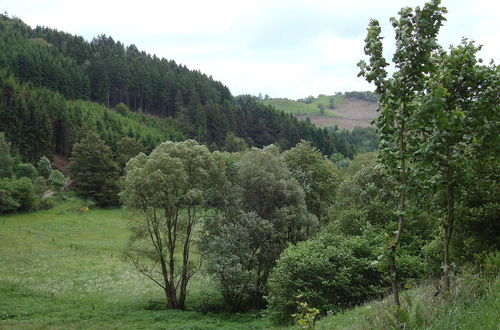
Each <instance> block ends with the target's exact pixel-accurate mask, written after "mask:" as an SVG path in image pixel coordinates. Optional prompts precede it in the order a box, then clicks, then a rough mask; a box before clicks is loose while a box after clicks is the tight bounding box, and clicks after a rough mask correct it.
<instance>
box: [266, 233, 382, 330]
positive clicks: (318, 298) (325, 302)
mask: <svg viewBox="0 0 500 330" xmlns="http://www.w3.org/2000/svg"><path fill="white" fill-rule="evenodd" d="M376 237H377V236H375V235H371V234H365V235H364V236H358V237H349V236H345V235H339V234H337V233H336V232H335V227H334V226H329V227H327V228H326V230H325V231H324V232H322V233H321V234H320V235H319V236H318V237H316V238H314V239H311V240H309V241H306V242H302V243H299V244H297V245H295V246H291V247H289V248H288V249H287V250H285V251H284V252H283V254H282V255H281V256H280V258H279V260H278V262H277V265H276V267H275V268H274V269H273V271H272V273H271V276H270V278H269V291H270V292H269V296H268V302H269V310H270V314H271V318H272V319H273V321H274V322H277V323H289V322H290V321H291V315H292V314H294V313H297V312H298V311H297V305H296V297H297V296H301V299H303V300H304V301H307V302H308V303H309V304H310V305H311V306H314V307H315V308H318V309H319V310H320V312H321V314H326V313H327V311H333V312H337V311H339V310H342V309H344V308H348V307H351V306H353V305H357V304H360V303H362V302H364V301H365V300H367V299H369V298H372V297H374V296H377V295H380V294H382V293H383V292H384V287H385V285H386V280H385V278H384V276H383V275H382V273H381V272H380V271H379V270H377V269H376V268H375V267H374V266H373V260H375V259H376V256H375V253H374V249H373V246H374V245H378V244H379V242H377V241H376Z"/></svg>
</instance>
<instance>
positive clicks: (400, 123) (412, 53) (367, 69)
mask: <svg viewBox="0 0 500 330" xmlns="http://www.w3.org/2000/svg"><path fill="white" fill-rule="evenodd" d="M445 12H446V9H445V8H444V7H441V6H440V1H439V0H432V1H430V2H428V3H426V4H425V5H424V7H423V8H420V7H417V8H415V10H413V9H412V8H409V7H406V8H403V9H401V10H400V12H399V17H398V18H391V23H392V26H393V27H394V30H395V34H396V51H395V53H394V55H393V59H392V60H393V64H394V66H395V72H394V73H393V74H392V76H391V77H388V72H387V70H386V67H387V66H388V65H389V64H388V63H387V61H386V60H385V58H384V57H383V54H382V36H381V35H380V33H381V29H380V25H379V23H378V21H377V20H371V21H370V24H369V27H368V34H367V37H366V39H365V54H366V55H368V56H369V57H370V62H369V64H367V63H366V62H365V61H360V62H359V64H358V66H359V67H360V69H361V71H360V73H359V75H360V76H364V77H365V78H366V80H367V81H368V82H373V83H375V86H376V92H377V94H379V95H380V100H379V104H380V115H379V117H378V119H377V121H376V125H377V128H378V131H379V135H380V145H379V147H380V153H379V155H380V160H381V163H382V164H383V165H384V167H385V169H386V170H387V171H388V172H389V173H390V175H392V176H393V177H394V178H395V179H396V181H397V190H398V192H399V206H398V211H397V213H398V217H399V220H398V228H397V231H396V237H395V238H394V239H393V240H392V241H391V242H390V245H389V247H388V250H387V257H388V261H389V272H390V277H391V283H392V289H393V293H394V303H395V304H396V305H397V306H399V305H400V301H399V282H398V276H397V268H396V249H397V247H398V245H399V243H400V240H401V235H402V232H403V228H404V224H405V221H406V218H407V213H408V212H407V197H408V196H407V195H408V187H409V173H408V171H409V170H410V168H409V157H410V152H409V150H408V136H409V135H410V132H411V130H412V124H413V123H412V120H413V113H414V112H415V109H416V105H417V103H416V102H415V100H416V98H417V96H418V95H419V94H421V93H422V92H423V90H424V83H425V77H426V75H427V74H429V73H430V72H432V71H433V70H434V68H433V63H432V61H431V55H432V53H433V52H434V51H435V50H436V49H438V44H437V42H436V36H437V33H438V32H439V29H440V27H441V25H442V22H443V21H444V20H445V18H444V16H443V14H444V13H445Z"/></svg>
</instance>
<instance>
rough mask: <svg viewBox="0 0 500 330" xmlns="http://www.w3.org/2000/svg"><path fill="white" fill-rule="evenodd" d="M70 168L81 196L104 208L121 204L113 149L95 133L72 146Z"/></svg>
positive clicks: (87, 134) (91, 132)
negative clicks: (119, 202)
mask: <svg viewBox="0 0 500 330" xmlns="http://www.w3.org/2000/svg"><path fill="white" fill-rule="evenodd" d="M68 168H69V172H70V175H71V179H72V180H73V182H74V183H75V185H76V188H77V191H78V192H79V194H81V195H82V196H84V197H87V198H92V199H94V200H95V201H96V203H97V204H98V205H101V206H106V205H116V204H117V203H118V184H117V181H118V177H119V174H120V171H119V168H118V165H117V163H116V162H115V161H114V160H113V154H112V152H111V149H110V148H109V147H108V146H107V145H106V144H105V143H104V141H103V140H102V139H101V138H100V137H99V136H98V135H97V134H96V133H95V132H93V131H90V130H89V131H87V132H86V134H85V135H84V137H83V138H82V139H81V141H80V142H79V143H76V144H75V145H74V146H73V152H72V157H71V162H70V165H69V167H68Z"/></svg>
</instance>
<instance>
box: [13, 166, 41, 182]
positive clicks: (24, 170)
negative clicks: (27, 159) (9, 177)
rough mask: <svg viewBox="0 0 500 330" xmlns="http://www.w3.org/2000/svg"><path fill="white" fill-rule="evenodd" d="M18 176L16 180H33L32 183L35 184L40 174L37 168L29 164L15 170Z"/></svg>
mask: <svg viewBox="0 0 500 330" xmlns="http://www.w3.org/2000/svg"><path fill="white" fill-rule="evenodd" d="M14 172H15V174H16V178H18V179H20V178H28V179H30V180H31V182H34V181H35V179H36V177H37V176H38V172H37V170H36V168H35V166H33V165H31V164H29V163H21V164H19V165H17V166H16V169H15V170H14Z"/></svg>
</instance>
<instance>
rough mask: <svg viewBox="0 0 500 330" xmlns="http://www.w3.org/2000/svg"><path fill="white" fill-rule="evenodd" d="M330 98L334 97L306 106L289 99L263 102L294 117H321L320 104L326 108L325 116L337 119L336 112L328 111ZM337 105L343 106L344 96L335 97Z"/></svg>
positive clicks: (317, 99) (323, 97)
mask: <svg viewBox="0 0 500 330" xmlns="http://www.w3.org/2000/svg"><path fill="white" fill-rule="evenodd" d="M330 97H332V95H325V96H320V97H317V98H315V99H314V101H313V102H312V103H309V104H305V103H303V102H299V101H293V100H289V99H281V98H276V99H269V100H264V101H262V102H263V103H264V104H265V105H271V106H273V107H275V108H276V109H278V110H281V111H283V112H286V113H291V114H292V115H295V116H299V115H320V111H319V108H318V104H319V103H322V104H323V105H324V106H325V112H324V114H323V116H330V117H335V116H336V114H335V112H334V111H332V110H330V109H328V107H329V104H330ZM333 97H334V98H335V104H341V103H342V102H343V101H344V95H335V96H333Z"/></svg>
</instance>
